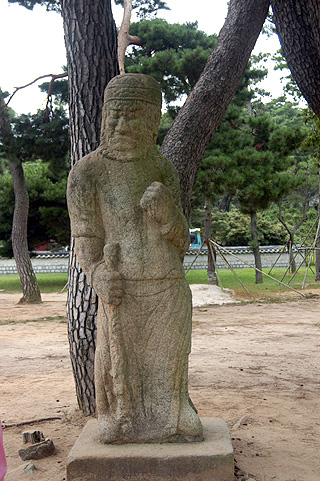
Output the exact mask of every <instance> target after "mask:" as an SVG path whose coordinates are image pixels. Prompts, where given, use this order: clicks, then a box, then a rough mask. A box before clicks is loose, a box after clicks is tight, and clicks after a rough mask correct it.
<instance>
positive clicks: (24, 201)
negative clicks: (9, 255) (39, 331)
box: [0, 90, 41, 303]
mask: <svg viewBox="0 0 320 481" xmlns="http://www.w3.org/2000/svg"><path fill="white" fill-rule="evenodd" d="M0 134H1V135H0V137H1V143H2V145H3V147H4V151H5V154H6V157H7V158H8V160H9V164H10V172H11V175H12V181H13V190H14V214H13V220H12V233H11V239H12V249H13V255H14V259H15V261H16V265H17V269H18V273H19V277H20V282H21V287H22V298H21V299H20V301H19V302H21V303H24V302H41V294H40V289H39V286H38V281H37V278H36V276H35V273H34V271H33V267H32V264H31V260H30V256H29V250H28V238H27V229H28V213H29V195H28V190H27V186H26V182H25V178H24V172H23V167H22V164H21V162H20V160H19V158H18V156H17V155H16V154H15V153H14V137H13V134H12V130H11V125H10V118H9V114H8V110H7V106H6V104H5V102H4V98H3V96H2V92H1V90H0Z"/></svg>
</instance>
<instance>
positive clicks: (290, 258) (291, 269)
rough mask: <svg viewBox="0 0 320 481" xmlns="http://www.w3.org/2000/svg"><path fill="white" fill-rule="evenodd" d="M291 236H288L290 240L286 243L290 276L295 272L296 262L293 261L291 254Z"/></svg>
mask: <svg viewBox="0 0 320 481" xmlns="http://www.w3.org/2000/svg"><path fill="white" fill-rule="evenodd" d="M293 244H294V242H293V236H292V235H291V234H290V239H289V242H288V251H289V265H290V272H291V274H294V273H295V272H296V270H297V266H296V261H295V259H294V254H293Z"/></svg>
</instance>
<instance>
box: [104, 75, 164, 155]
mask: <svg viewBox="0 0 320 481" xmlns="http://www.w3.org/2000/svg"><path fill="white" fill-rule="evenodd" d="M160 116H161V89H160V86H159V84H158V82H157V81H156V80H154V79H153V78H152V77H148V76H147V75H142V74H124V75H118V76H117V77H114V78H113V79H112V80H110V82H109V83H108V85H107V87H106V89H105V94H104V106H103V112H102V127H101V144H104V145H108V146H109V147H110V148H111V149H114V150H115V151H119V152H121V151H123V152H128V151H130V149H134V150H135V149H136V148H137V145H138V144H139V143H140V144H142V145H146V144H148V145H151V144H155V143H156V140H157V135H158V128H159V122H160Z"/></svg>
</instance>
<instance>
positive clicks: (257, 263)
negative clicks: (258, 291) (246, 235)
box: [250, 211, 263, 284]
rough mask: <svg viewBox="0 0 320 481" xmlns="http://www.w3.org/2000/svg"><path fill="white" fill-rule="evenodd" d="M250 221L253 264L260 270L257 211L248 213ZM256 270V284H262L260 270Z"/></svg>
mask: <svg viewBox="0 0 320 481" xmlns="http://www.w3.org/2000/svg"><path fill="white" fill-rule="evenodd" d="M250 222H251V236H252V250H253V255H254V264H255V266H256V268H257V269H260V271H262V262H261V254H260V246H259V239H258V229H257V213H256V212H255V211H253V212H251V214H250ZM255 272H256V284H262V282H263V278H262V274H261V272H258V271H255Z"/></svg>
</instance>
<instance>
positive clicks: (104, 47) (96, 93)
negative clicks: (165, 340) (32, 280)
mask: <svg viewBox="0 0 320 481" xmlns="http://www.w3.org/2000/svg"><path fill="white" fill-rule="evenodd" d="M61 8H62V16H63V23H64V33H65V43H66V49H67V59H68V84H69V110H70V137H71V166H72V165H74V163H75V162H77V161H78V160H79V159H81V158H82V157H83V156H85V155H87V154H88V153H89V152H91V151H92V150H94V149H96V148H97V147H98V145H99V141H100V126H101V114H102V106H103V93H104V89H105V87H106V85H107V83H108V82H109V80H111V78H112V77H114V76H115V75H117V74H118V73H119V71H118V63H117V35H116V28H115V24H114V20H113V16H112V11H111V4H110V0H95V1H94V2H93V1H87V0H62V2H61ZM97 306H98V299H97V296H96V294H95V292H94V291H93V290H92V289H91V288H90V287H89V286H88V284H87V281H86V278H85V276H84V274H83V272H82V271H81V269H80V267H79V264H78V263H77V261H76V259H75V256H74V254H73V242H72V243H71V254H70V262H69V287H68V301H67V315H68V330H69V345H70V354H71V361H72V366H73V372H74V378H75V384H76V391H77V398H78V403H79V406H80V408H81V409H82V410H83V412H84V413H85V414H90V413H93V412H94V410H95V397H94V351H95V330H96V312H97Z"/></svg>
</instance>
